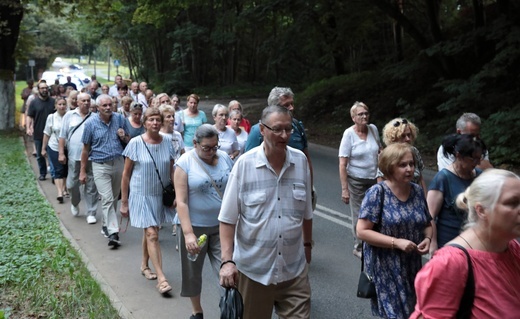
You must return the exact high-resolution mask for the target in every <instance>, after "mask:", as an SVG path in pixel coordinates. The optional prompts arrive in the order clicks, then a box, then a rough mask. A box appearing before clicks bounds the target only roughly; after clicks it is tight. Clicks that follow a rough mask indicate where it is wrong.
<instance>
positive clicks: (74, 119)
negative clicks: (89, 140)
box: [60, 107, 90, 161]
mask: <svg viewBox="0 0 520 319" xmlns="http://www.w3.org/2000/svg"><path fill="white" fill-rule="evenodd" d="M89 117H90V116H89ZM81 122H83V116H82V115H81V114H80V113H79V107H78V108H76V109H74V110H72V111H68V112H67V113H65V115H64V116H63V120H62V123H61V131H60V138H64V139H65V142H66V143H65V145H66V146H67V150H68V158H69V160H73V161H80V160H81V151H82V150H83V142H81V138H82V136H83V129H84V128H85V123H83V124H81V126H80V127H79V128H78V129H76V130H75V131H74V134H72V135H71V136H69V135H70V134H71V133H72V131H73V130H74V128H75V127H76V126H78V125H79V124H80V123H81Z"/></svg>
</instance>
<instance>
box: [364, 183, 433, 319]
mask: <svg viewBox="0 0 520 319" xmlns="http://www.w3.org/2000/svg"><path fill="white" fill-rule="evenodd" d="M411 185H412V189H411V192H410V196H409V197H408V199H407V200H406V201H404V202H403V201H401V200H399V199H398V198H397V197H396V196H395V195H394V194H393V193H392V191H391V190H390V188H389V187H388V186H387V185H386V183H385V182H381V183H379V184H376V185H374V186H372V187H371V188H370V189H369V190H368V191H367V192H366V195H365V198H364V199H363V203H362V204H361V209H360V211H359V218H364V219H367V220H369V221H371V222H373V223H374V230H376V231H378V232H380V233H382V234H385V235H388V236H392V237H395V238H405V239H408V240H410V241H413V242H414V243H416V244H419V243H420V242H422V241H423V240H424V229H425V228H426V227H427V226H428V225H429V224H430V220H431V215H430V213H429V211H428V207H427V206H426V200H425V197H424V192H423V190H422V188H421V187H420V186H419V185H417V184H415V183H411ZM382 190H384V204H383V213H382V214H381V207H380V206H381V191H382ZM363 249H364V259H365V269H366V271H367V272H368V273H369V274H371V275H372V276H373V277H374V282H375V286H376V292H377V299H372V301H371V302H372V313H373V314H374V315H375V316H379V317H382V318H408V317H409V316H410V314H411V313H412V312H413V309H414V306H415V299H416V298H415V289H414V280H415V276H416V275H417V272H419V270H420V269H421V267H422V263H421V255H420V254H419V253H417V252H413V253H405V252H404V251H402V250H398V249H388V248H380V247H374V246H371V245H368V244H367V243H364V244H363ZM372 256H373V257H372ZM372 258H374V259H373V263H372Z"/></svg>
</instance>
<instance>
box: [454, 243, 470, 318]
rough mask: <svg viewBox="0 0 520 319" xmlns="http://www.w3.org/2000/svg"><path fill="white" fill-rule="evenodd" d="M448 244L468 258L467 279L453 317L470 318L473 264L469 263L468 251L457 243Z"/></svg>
mask: <svg viewBox="0 0 520 319" xmlns="http://www.w3.org/2000/svg"><path fill="white" fill-rule="evenodd" d="M448 246H453V247H455V248H458V249H460V250H462V251H463V252H464V254H466V259H467V260H468V279H467V280H466V287H464V294H463V295H462V298H461V299H460V305H459V311H457V315H456V316H455V318H457V319H469V318H471V310H472V309H473V301H474V299H475V277H474V276H473V266H472V263H471V257H470V255H469V253H468V251H467V250H466V249H465V248H464V247H462V246H461V245H458V244H449V245H448Z"/></svg>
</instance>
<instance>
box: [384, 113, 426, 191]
mask: <svg viewBox="0 0 520 319" xmlns="http://www.w3.org/2000/svg"><path fill="white" fill-rule="evenodd" d="M418 132H419V130H418V129H417V127H416V126H415V125H414V124H413V123H412V122H410V121H408V120H407V119H403V118H400V117H398V118H395V119H393V120H391V121H390V122H388V123H386V125H385V127H384V128H383V142H384V143H385V145H386V146H388V145H390V144H394V143H407V144H409V145H410V146H412V151H413V155H414V158H415V170H414V173H413V175H414V176H413V179H412V182H414V183H416V184H418V185H419V186H421V187H422V189H423V190H424V195H426V193H427V190H428V189H427V187H426V182H425V181H424V179H423V176H422V171H423V169H424V163H423V160H422V158H421V154H420V153H419V150H418V149H417V148H415V147H414V146H413V143H414V142H415V139H416V138H417V133H418ZM377 177H378V179H379V178H383V177H384V176H383V174H382V173H381V171H378V172H377Z"/></svg>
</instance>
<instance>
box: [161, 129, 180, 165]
mask: <svg viewBox="0 0 520 319" xmlns="http://www.w3.org/2000/svg"><path fill="white" fill-rule="evenodd" d="M159 134H161V135H163V136H168V137H170V138H171V140H172V145H173V151H174V153H175V156H174V158H173V160H174V161H175V163H177V160H178V159H179V158H180V157H181V155H182V154H181V151H182V150H183V149H184V140H183V139H182V135H181V133H179V132H177V131H173V132H171V133H164V132H159Z"/></svg>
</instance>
